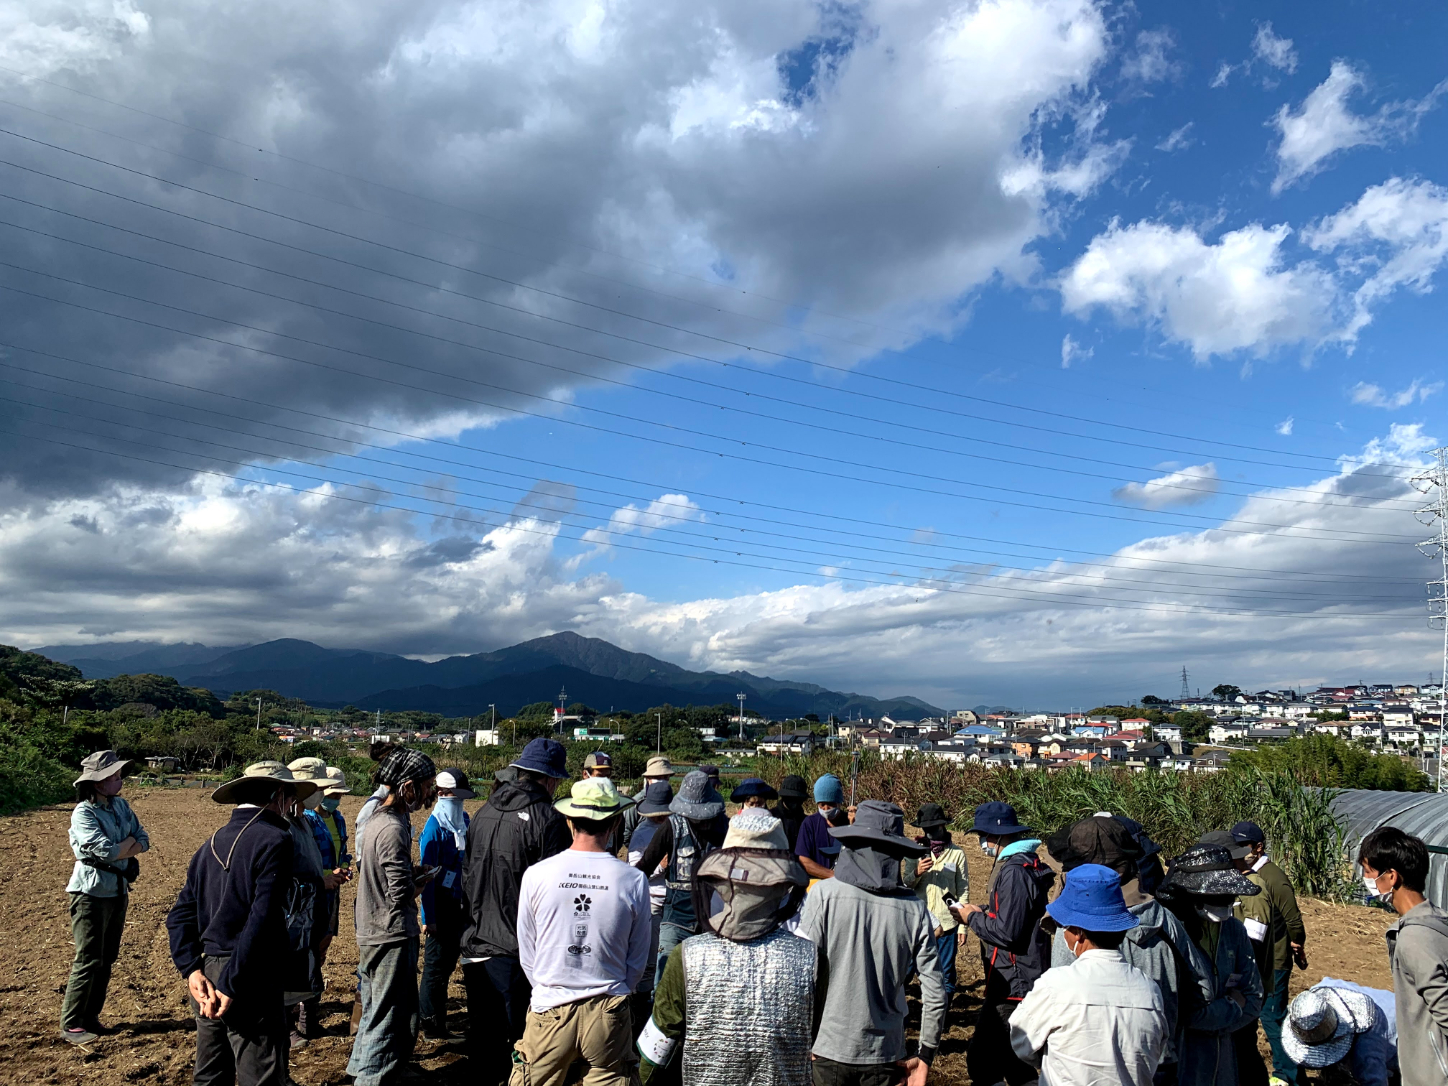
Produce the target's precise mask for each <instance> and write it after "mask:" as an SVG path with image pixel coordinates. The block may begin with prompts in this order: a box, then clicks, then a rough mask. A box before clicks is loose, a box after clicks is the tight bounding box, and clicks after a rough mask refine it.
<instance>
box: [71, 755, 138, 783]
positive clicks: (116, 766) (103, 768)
mask: <svg viewBox="0 0 1448 1086" xmlns="http://www.w3.org/2000/svg"><path fill="white" fill-rule="evenodd" d="M130 764H131V760H130V759H129V758H122V757H120V756H119V755H118V754H116V752H115V751H113V750H98V751H96V752H95V753H94V754H87V755H86V756H85V757H84V758H82V759H81V760H80V776H79V777H77V778H76V779H75V781H74V782H73V783H74V784H79V783H80V782H81V781H103V780H105V779H106V778H107V777H109V776H111V775H113V774H115V773H119V772H120V771H121V770H123V769H125V768H126V766H128V765H130Z"/></svg>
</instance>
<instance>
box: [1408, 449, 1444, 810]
mask: <svg viewBox="0 0 1448 1086" xmlns="http://www.w3.org/2000/svg"><path fill="white" fill-rule="evenodd" d="M1432 457H1433V466H1432V467H1431V468H1429V469H1428V470H1427V471H1424V472H1421V473H1419V474H1418V475H1415V476H1413V478H1412V480H1411V482H1412V484H1413V486H1414V488H1415V489H1416V490H1417V491H1418V493H1420V494H1423V495H1430V496H1431V497H1430V500H1429V502H1428V504H1427V505H1425V506H1423V508H1421V509H1419V510H1418V511H1417V512H1416V513H1414V514H1413V515H1414V516H1416V517H1417V518H1418V521H1419V522H1420V523H1421V524H1424V525H1427V526H1428V527H1430V528H1433V529H1435V531H1434V534H1433V535H1432V536H1430V537H1429V538H1427V539H1425V540H1423V542H1421V543H1419V544H1418V549H1419V550H1420V551H1422V552H1423V553H1424V554H1425V555H1427V556H1428V557H1429V558H1436V559H1437V560H1438V572H1439V576H1438V578H1437V579H1436V580H1431V581H1429V582H1428V625H1429V626H1431V627H1433V628H1434V629H1439V630H1442V631H1443V669H1442V670H1441V671H1440V672H1439V673H1438V674H1439V675H1441V676H1443V678H1441V679H1439V681H1438V750H1437V752H1436V753H1437V758H1436V759H1435V760H1436V761H1437V763H1438V791H1440V792H1441V791H1443V723H1444V720H1443V718H1444V715H1445V709H1448V445H1444V446H1440V447H1439V448H1436V449H1434V450H1433V452H1432Z"/></svg>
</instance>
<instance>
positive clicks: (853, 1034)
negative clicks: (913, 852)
mask: <svg viewBox="0 0 1448 1086" xmlns="http://www.w3.org/2000/svg"><path fill="white" fill-rule="evenodd" d="M798 934H800V935H803V936H804V937H805V938H806V939H809V940H811V941H813V942H814V944H815V946H817V947H819V948H820V950H821V951H823V952H824V956H825V959H826V961H827V962H828V963H829V977H830V984H829V991H828V993H827V994H826V996H825V1006H824V1013H823V1015H822V1017H821V1021H820V1028H819V1032H818V1034H816V1036H815V1043H814V1049H813V1052H814V1054H815V1055H816V1056H823V1057H824V1058H825V1059H828V1060H834V1061H836V1062H837V1063H851V1064H880V1063H894V1062H895V1061H896V1060H903V1059H904V1058H905V984H906V982H907V981H908V980H909V979H910V978H911V976H913V975H914V974H916V973H918V974H919V975H920V1004H921V1013H920V1047H921V1049H922V1050H929V1051H931V1052H933V1051H934V1050H935V1048H936V1047H937V1046H938V1045H939V1044H940V1033H941V1030H942V1028H943V1027H944V1024H945V1010H946V1002H945V979H944V978H943V977H942V976H941V975H940V959H939V957H938V956H937V954H936V949H935V921H934V920H933V919H932V918H931V916H930V911H929V910H928V909H926V907H925V902H923V901H921V900H920V899H919V898H918V897H916V896H915V894H914V893H913V892H911V891H910V890H908V889H906V888H905V887H903V886H902V887H900V888H899V889H898V890H895V891H891V892H886V893H872V892H870V891H868V890H862V889H860V888H859V887H858V886H851V885H850V884H849V883H846V882H842V881H841V880H839V879H827V880H825V881H823V882H819V883H816V884H815V888H814V889H813V890H811V891H810V892H809V896H808V897H807V898H806V899H805V903H804V912H803V914H802V916H801V918H800V926H799V932H798Z"/></svg>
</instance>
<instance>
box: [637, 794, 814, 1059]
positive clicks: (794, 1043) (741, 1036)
mask: <svg viewBox="0 0 1448 1086" xmlns="http://www.w3.org/2000/svg"><path fill="white" fill-rule="evenodd" d="M697 878H698V880H699V882H700V885H701V886H702V888H703V890H704V892H705V893H706V894H707V895H708V896H709V897H711V898H715V897H717V899H718V901H719V902H720V908H719V909H718V911H716V912H714V913H712V914H711V915H709V916H707V917H705V918H704V919H703V927H704V931H703V932H701V933H700V934H698V935H694V936H690V937H689V938H688V939H685V940H684V941H683V942H682V943H680V944H679V945H678V946H677V947H675V948H674V951H673V953H672V954H670V955H669V961H668V964H667V965H665V966H664V977H663V982H662V983H661V984H660V986H659V992H658V997H657V998H656V999H655V1000H654V1007H653V1014H652V1015H651V1016H649V1018H648V1021H647V1022H646V1023H645V1025H644V1028H643V1032H642V1033H641V1034H640V1035H639V1054H640V1056H641V1057H642V1060H641V1066H640V1077H641V1079H642V1081H643V1084H644V1086H649V1084H650V1083H651V1082H653V1081H654V1078H655V1075H656V1073H657V1072H658V1071H659V1070H661V1069H665V1068H668V1067H669V1065H670V1062H671V1060H672V1058H673V1056H674V1053H675V1052H676V1051H677V1050H678V1048H679V1046H680V1042H682V1046H683V1052H682V1057H681V1059H680V1065H681V1067H682V1071H683V1081H684V1086H705V1084H709V1083H712V1082H714V1081H715V1078H714V1076H715V1074H716V1073H717V1070H718V1069H719V1068H723V1067H728V1068H729V1074H728V1082H729V1083H731V1084H732V1086H807V1083H808V1082H809V1078H810V1058H809V1057H810V1051H809V1050H810V1041H811V1038H813V1036H814V1034H815V1032H816V1030H817V1029H818V1028H819V1014H818V1011H819V1009H820V1008H821V1007H822V1006H823V1004H824V996H825V993H826V991H827V973H826V970H827V965H826V962H825V958H824V955H823V953H822V952H820V951H819V950H818V949H817V948H816V947H815V945H814V944H813V943H811V942H809V940H807V939H801V938H799V937H798V936H795V935H791V934H789V933H787V932H785V931H783V930H781V928H780V924H781V922H782V921H784V920H786V919H788V918H789V917H790V916H792V915H793V913H794V911H795V910H796V909H797V908H798V907H799V902H800V899H801V898H803V896H804V888H805V885H806V883H808V881H809V877H808V876H807V875H805V873H804V868H802V867H800V865H799V860H798V859H797V858H796V857H795V855H794V853H793V851H792V850H791V849H790V847H789V839H788V837H786V835H785V832H784V827H783V825H782V824H781V823H780V821H779V819H777V818H775V817H774V816H773V815H771V814H769V813H767V812H765V811H761V810H759V809H758V808H751V809H749V810H747V811H740V812H739V813H738V814H737V815H735V816H734V817H733V818H732V819H731V820H730V822H729V833H728V834H727V835H726V836H725V838H724V845H723V847H722V848H719V849H717V850H716V851H714V852H711V853H710V854H709V855H708V857H707V858H706V859H705V860H704V862H703V863H701V864H700V865H699V871H698V874H697ZM659 1077H660V1078H661V1079H662V1077H663V1076H662V1075H660V1076H659Z"/></svg>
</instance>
